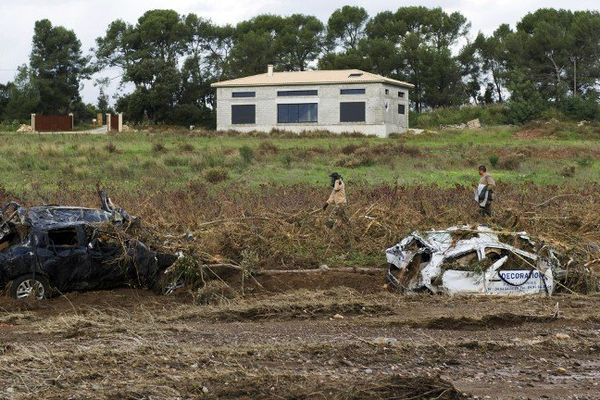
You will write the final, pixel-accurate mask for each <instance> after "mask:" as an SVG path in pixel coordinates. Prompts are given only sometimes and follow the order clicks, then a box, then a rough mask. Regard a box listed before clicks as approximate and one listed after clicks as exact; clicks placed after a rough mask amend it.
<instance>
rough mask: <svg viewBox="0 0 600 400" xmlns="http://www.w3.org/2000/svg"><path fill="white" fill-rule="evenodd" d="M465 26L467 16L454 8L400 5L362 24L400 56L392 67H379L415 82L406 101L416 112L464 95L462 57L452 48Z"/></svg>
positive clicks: (460, 99)
mask: <svg viewBox="0 0 600 400" xmlns="http://www.w3.org/2000/svg"><path fill="white" fill-rule="evenodd" d="M469 28H470V24H469V23H468V21H467V20H466V18H465V17H464V16H463V15H462V14H460V13H458V12H454V13H451V14H448V13H446V12H444V11H443V10H442V9H441V8H433V9H429V8H426V7H401V8H399V9H398V10H397V11H396V12H391V11H384V12H381V13H379V14H377V15H376V16H375V17H374V18H373V19H372V20H370V21H369V23H368V24H367V34H368V36H369V40H373V39H379V40H380V41H383V42H386V43H390V44H392V45H393V46H394V48H395V52H396V53H397V55H396V56H395V57H396V58H397V59H399V60H400V61H399V62H398V63H397V64H396V66H395V67H394V68H393V69H391V70H386V71H381V72H388V74H389V75H391V76H392V77H395V78H398V79H404V80H407V81H409V82H411V83H413V84H414V85H415V89H414V90H413V93H412V96H411V100H412V101H413V103H414V106H415V110H416V111H417V112H420V111H421V110H422V109H423V108H424V107H440V106H450V105H456V104H462V103H464V102H465V101H466V100H467V98H468V94H467V93H468V90H467V88H466V87H465V84H464V83H463V78H464V77H465V74H466V73H465V72H464V68H462V66H463V65H464V64H465V62H466V60H465V59H464V57H463V59H460V58H459V57H457V56H455V55H453V54H452V50H451V49H452V48H453V47H456V46H457V44H458V39H459V38H461V37H462V36H464V35H465V34H466V33H467V32H468V31H469ZM465 54H467V53H465ZM390 56H392V55H390ZM367 57H369V55H368V54H367ZM381 72H380V73H381Z"/></svg>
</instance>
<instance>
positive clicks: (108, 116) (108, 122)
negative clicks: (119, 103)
mask: <svg viewBox="0 0 600 400" xmlns="http://www.w3.org/2000/svg"><path fill="white" fill-rule="evenodd" d="M110 122H111V121H110V114H109V113H106V132H108V133H110Z"/></svg>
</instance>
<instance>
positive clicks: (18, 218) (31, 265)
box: [0, 192, 176, 299]
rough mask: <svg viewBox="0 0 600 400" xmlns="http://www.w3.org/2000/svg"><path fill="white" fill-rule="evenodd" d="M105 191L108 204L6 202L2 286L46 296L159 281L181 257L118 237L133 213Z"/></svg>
mask: <svg viewBox="0 0 600 400" xmlns="http://www.w3.org/2000/svg"><path fill="white" fill-rule="evenodd" d="M100 194H101V200H102V209H91V208H82V207H62V206H40V207H32V208H29V209H27V208H24V207H21V206H20V205H19V204H16V203H9V204H8V205H6V206H5V207H4V208H3V209H2V215H1V217H2V218H1V222H0V224H1V226H0V289H4V290H5V291H6V292H7V293H8V294H10V295H11V296H12V297H14V298H17V299H23V298H26V297H29V296H35V297H36V298H37V299H42V298H45V297H50V296H52V295H54V294H59V293H64V292H69V291H82V290H91V289H110V288H115V287H122V286H136V287H153V286H154V285H155V284H156V283H157V282H158V281H159V276H160V274H161V273H162V272H163V271H164V270H165V269H166V268H168V267H169V266H170V265H171V264H173V262H174V261H175V259H176V257H175V256H172V255H168V254H161V253H157V252H155V251H153V250H151V249H150V248H149V247H148V246H146V245H145V244H144V243H142V242H140V241H138V240H135V239H122V238H120V237H116V236H115V235H114V232H115V231H116V230H118V229H119V227H122V226H123V225H124V224H129V223H131V221H132V218H131V217H130V216H129V215H128V214H127V213H126V212H125V211H124V210H122V209H118V208H116V207H114V206H113V204H112V202H111V201H110V199H109V198H108V197H107V196H106V194H105V193H104V192H101V193H100ZM108 228H113V229H112V230H111V229H108Z"/></svg>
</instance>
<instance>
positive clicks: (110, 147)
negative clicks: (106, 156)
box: [104, 142, 119, 153]
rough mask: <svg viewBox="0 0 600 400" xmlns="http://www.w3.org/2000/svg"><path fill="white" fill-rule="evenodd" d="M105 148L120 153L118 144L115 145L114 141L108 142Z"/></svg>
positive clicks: (110, 151)
mask: <svg viewBox="0 0 600 400" xmlns="http://www.w3.org/2000/svg"><path fill="white" fill-rule="evenodd" d="M104 148H105V149H106V151H108V152H109V153H118V151H119V150H118V149H117V146H115V145H114V143H113V142H108V143H107V144H106V146H104Z"/></svg>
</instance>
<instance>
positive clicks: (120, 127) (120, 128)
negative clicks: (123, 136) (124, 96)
mask: <svg viewBox="0 0 600 400" xmlns="http://www.w3.org/2000/svg"><path fill="white" fill-rule="evenodd" d="M117 131H118V132H123V113H119V129H117Z"/></svg>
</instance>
